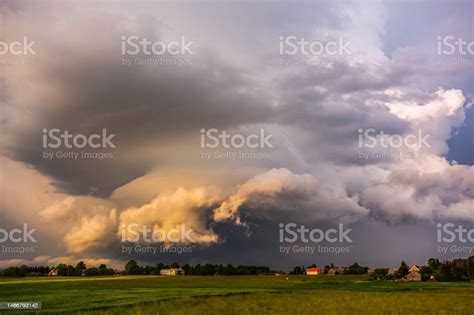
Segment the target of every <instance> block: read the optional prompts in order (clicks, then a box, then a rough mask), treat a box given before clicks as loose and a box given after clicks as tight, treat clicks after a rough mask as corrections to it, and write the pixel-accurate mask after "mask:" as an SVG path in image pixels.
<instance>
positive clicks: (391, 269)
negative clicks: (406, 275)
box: [387, 268, 398, 276]
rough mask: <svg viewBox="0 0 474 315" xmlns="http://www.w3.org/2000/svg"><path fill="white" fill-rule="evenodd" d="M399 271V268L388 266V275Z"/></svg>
mask: <svg viewBox="0 0 474 315" xmlns="http://www.w3.org/2000/svg"><path fill="white" fill-rule="evenodd" d="M397 272H398V268H388V271H387V275H389V276H395V275H396V274H397Z"/></svg>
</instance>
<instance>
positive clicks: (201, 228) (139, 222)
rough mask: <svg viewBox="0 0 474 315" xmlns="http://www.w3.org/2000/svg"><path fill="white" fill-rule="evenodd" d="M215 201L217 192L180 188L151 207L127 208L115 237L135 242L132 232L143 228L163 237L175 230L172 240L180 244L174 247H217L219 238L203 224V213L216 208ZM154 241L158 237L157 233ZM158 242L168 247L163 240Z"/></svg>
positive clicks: (204, 219)
mask: <svg viewBox="0 0 474 315" xmlns="http://www.w3.org/2000/svg"><path fill="white" fill-rule="evenodd" d="M218 198H219V193H218V191H217V190H214V191H213V190H211V189H206V188H195V189H190V190H188V189H184V188H179V189H177V190H176V191H175V192H173V193H171V194H160V195H159V196H158V197H156V198H155V199H153V200H152V201H151V202H150V203H148V204H145V205H143V206H141V207H139V208H135V207H131V208H127V209H125V210H124V211H123V212H122V213H121V214H120V227H119V231H118V233H117V234H118V237H120V238H122V237H124V238H125V239H126V240H129V239H134V237H135V236H134V234H133V233H134V232H133V231H137V228H138V229H140V228H142V227H146V228H148V229H152V230H154V231H157V230H160V231H162V232H163V233H165V234H168V233H169V232H170V231H171V230H176V231H177V232H176V233H174V235H173V236H172V237H173V238H175V239H179V240H180V241H179V242H175V243H184V244H186V243H196V244H204V245H205V244H212V243H216V242H218V241H219V238H218V236H217V234H215V233H214V231H213V230H212V228H211V227H209V226H208V224H206V210H209V208H211V207H212V206H213V205H215V204H216V203H217V201H218V200H219V199H218ZM130 231H132V232H130ZM188 231H189V232H188ZM187 233H188V234H187ZM124 234H125V235H124ZM160 235H161V234H160ZM155 237H156V238H158V237H159V235H158V233H157V235H155ZM161 239H164V242H165V243H170V241H169V240H168V239H167V238H165V237H162V238H161Z"/></svg>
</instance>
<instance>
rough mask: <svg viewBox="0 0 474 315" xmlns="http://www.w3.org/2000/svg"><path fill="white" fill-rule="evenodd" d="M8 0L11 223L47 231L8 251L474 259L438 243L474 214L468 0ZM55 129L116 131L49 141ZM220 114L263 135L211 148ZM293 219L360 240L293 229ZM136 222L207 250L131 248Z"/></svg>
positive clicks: (1, 213)
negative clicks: (440, 233) (442, 228)
mask: <svg viewBox="0 0 474 315" xmlns="http://www.w3.org/2000/svg"><path fill="white" fill-rule="evenodd" d="M0 3H1V4H0V15H1V22H0V23H1V29H0V42H1V43H0V44H1V45H0V53H1V54H0V69H1V70H0V106H1V119H0V124H1V133H0V175H1V178H0V194H1V199H0V228H1V229H4V230H6V231H11V230H12V229H14V228H18V227H22V226H23V225H24V224H27V225H28V227H29V228H31V229H36V231H35V232H34V237H35V239H36V240H37V242H33V244H32V242H31V240H29V241H28V242H26V243H13V242H11V240H10V241H6V242H5V244H3V245H7V246H10V247H15V246H23V247H28V246H33V247H34V250H33V252H31V253H23V254H20V253H6V252H5V251H3V252H2V251H0V266H5V265H11V264H19V263H34V264H50V265H53V264H56V263H58V262H66V263H75V262H77V261H79V260H85V261H86V262H87V263H89V264H90V265H93V264H97V263H99V262H105V263H107V264H109V265H112V266H121V265H122V264H123V262H125V261H127V260H129V259H137V260H139V261H140V262H141V263H147V264H154V263H157V262H165V263H171V262H173V261H178V262H180V263H187V262H188V263H204V262H212V263H233V264H264V265H270V266H272V267H274V268H282V269H289V268H290V267H292V266H294V265H302V264H305V265H309V264H312V263H316V264H317V265H321V266H322V265H324V264H329V263H331V262H334V263H335V264H337V265H348V264H350V263H352V262H355V261H357V262H359V263H360V264H363V265H368V266H371V267H376V266H387V267H388V266H396V265H398V264H399V262H400V261H401V260H402V259H404V260H406V261H407V262H408V263H418V264H422V263H424V262H426V260H427V259H428V258H430V257H435V256H436V257H439V258H440V259H451V258H456V257H467V256H469V255H474V250H472V252H471V253H469V252H466V251H457V250H454V251H453V250H452V249H449V250H448V252H445V253H443V252H440V247H444V246H450V245H453V244H457V245H459V246H467V247H468V248H471V249H473V248H474V244H473V242H464V243H463V242H462V241H460V240H459V239H457V240H456V241H455V242H453V243H442V242H441V243H440V242H438V241H437V224H438V223H452V224H454V225H455V226H458V225H462V226H463V227H464V228H467V229H469V228H471V229H472V228H474V226H473V221H474V167H473V165H474V152H473V150H474V140H473V132H474V109H473V108H472V104H473V101H474V84H473V83H474V82H473V77H474V44H473V42H474V24H473V21H472V17H473V16H474V4H473V2H472V1H396V2H395V1H311V2H300V1H288V2H270V1H262V2H256V3H250V2H238V1H227V2H217V1H215V2H214V1H212V2H201V1H191V2H149V1H147V2H140V1H126V2H117V1H114V2H112V1H87V2H85V3H80V2H63V1H56V2H47V1H40V2H31V1H8V0H7V1H1V2H0ZM140 40H146V41H148V42H150V43H156V45H155V46H154V47H155V48H156V49H155V51H153V50H150V49H147V48H144V47H138V45H137V43H138V42H139V41H140ZM298 41H299V42H303V43H304V42H306V43H308V44H307V45H306V46H304V45H299V46H297V45H296V43H297V42H298ZM456 41H458V42H460V43H461V44H460V45H456V46H455V45H454V44H453V43H454V42H456ZM15 42H20V43H19V44H18V45H12V43H15ZM175 42H176V43H175ZM171 43H173V45H171ZM311 43H312V45H311V47H312V48H313V49H309V48H310V44H311ZM462 43H465V44H462ZM470 43H471V44H472V45H470V46H469V44H470ZM28 45H29V46H28ZM166 45H167V46H168V47H170V48H169V50H167V51H165V52H163V53H162V51H161V50H160V49H161V48H162V47H164V46H166ZM463 45H464V46H463ZM302 46H303V47H302ZM461 46H462V47H461ZM26 47H29V48H30V49H26ZM157 47H158V48H157ZM171 47H173V48H171ZM185 47H187V49H186V48H185ZM322 47H323V48H324V49H320V48H322ZM20 48H22V49H20ZM23 48H24V49H23ZM149 48H150V47H149ZM135 52H136V54H135ZM176 52H178V53H176ZM54 129H59V131H60V132H64V131H67V132H68V133H70V134H72V135H85V136H87V137H89V136H91V135H94V134H99V136H100V137H102V138H107V136H111V135H112V136H111V137H112V138H109V139H111V140H110V141H111V142H112V144H113V146H110V145H108V146H107V147H105V148H104V147H102V148H93V147H91V146H86V147H84V148H79V147H77V146H76V147H74V145H73V147H72V148H68V147H67V145H66V144H65V143H64V141H63V142H61V143H60V145H59V146H58V147H57V148H51V147H46V148H45V147H44V144H45V137H46V138H47V139H46V142H47V143H54V140H52V138H51V137H49V138H48V135H47V134H46V133H47V132H48V131H50V130H54ZM210 129H211V130H212V129H216V134H217V133H222V132H225V133H226V134H228V135H230V136H238V137H239V139H240V138H242V137H248V136H251V137H252V139H258V141H257V142H258V144H259V146H258V147H257V148H254V147H252V145H243V146H241V147H238V146H235V145H234V147H231V148H227V147H226V145H225V144H224V143H223V142H222V141H221V142H219V143H217V146H216V147H214V148H210V147H205V145H206V144H209V143H212V142H213V140H212V139H211V138H210V137H206V135H205V134H203V130H204V131H208V130H210ZM367 130H369V131H370V130H373V133H372V134H379V135H380V134H381V133H382V132H383V134H385V135H386V136H382V137H378V138H373V139H374V143H375V146H374V147H369V146H368V145H367V143H369V144H370V139H367V137H364V132H365V131H367ZM104 133H105V134H104ZM387 137H391V138H390V139H392V140H393V142H392V144H391V145H388V146H385V145H384V143H383V141H384V140H387ZM102 138H101V139H102ZM264 138H265V139H267V142H265V141H263V139H264ZM361 139H362V140H361ZM396 139H402V140H403V139H410V143H414V142H413V141H415V142H416V145H413V146H411V145H406V144H402V145H401V146H397V145H396V143H395V142H396V141H395V140H396ZM413 139H415V140H413ZM422 139H424V141H422ZM366 140H367V141H369V142H367V141H366ZM412 140H413V141H412ZM48 141H49V142H48ZM361 141H362V142H361ZM387 141H388V140H387ZM203 142H204V147H203V146H202V145H203ZM237 142H238V141H237ZM252 143H255V142H252ZM394 143H395V144H394ZM84 153H94V154H96V155H94V156H91V157H89V158H86V157H84V155H83V154H84ZM99 153H100V154H106V156H107V157H105V158H102V159H100V158H99V156H100V155H97V154H99ZM50 154H51V156H50ZM67 154H70V155H67ZM74 154H79V156H78V157H77V158H75V157H74ZM81 154H82V155H81ZM233 154H234V155H233ZM288 223H295V224H296V225H297V226H300V225H304V226H305V227H307V228H309V229H321V230H323V231H327V230H328V229H331V228H336V229H338V228H339V225H340V224H342V225H343V227H344V229H350V230H351V231H350V232H348V233H349V236H350V239H351V241H352V242H348V241H347V240H343V241H342V242H339V241H338V242H336V243H331V242H328V241H323V242H321V243H315V242H310V243H305V242H303V241H302V240H301V239H299V240H298V241H297V242H296V243H288V242H286V243H285V242H280V236H279V235H280V233H281V231H280V226H281V225H285V224H288ZM130 224H137V225H138V226H147V227H150V228H156V229H160V230H161V231H165V232H167V231H170V230H173V229H176V228H180V227H181V226H183V225H184V226H185V227H186V229H188V230H191V232H190V233H191V236H192V237H191V239H192V240H189V239H186V240H185V241H183V242H179V243H176V242H174V243H173V244H171V243H170V242H165V243H164V244H161V245H162V246H165V247H166V246H168V247H167V248H170V247H175V248H184V247H186V248H188V249H189V248H190V249H191V252H190V253H181V254H178V253H167V254H164V253H155V254H153V253H138V252H136V251H134V252H132V253H127V252H124V247H126V246H132V247H133V245H136V244H131V243H127V242H122V238H123V237H124V235H123V233H122V232H123V227H124V226H129V225H130ZM182 232H183V231H180V232H178V234H179V235H180V236H183V235H182V234H184V233H182ZM125 234H126V233H125ZM0 236H1V235H0ZM125 236H126V235H125ZM140 244H144V243H143V242H142V243H140ZM0 245H1V244H0ZM145 245H153V246H155V248H157V246H159V245H160V244H157V243H154V244H145ZM293 245H302V246H304V245H308V246H310V247H312V248H313V249H314V248H316V250H317V246H318V245H319V246H322V247H324V248H326V249H327V250H328V251H330V252H329V253H327V252H298V251H299V250H298V249H295V248H293ZM169 246H170V247H169ZM288 246H289V247H291V248H290V252H289V253H285V252H282V251H284V248H287V247H288ZM301 248H302V249H301V250H303V249H304V247H301ZM341 248H346V249H347V251H346V252H338V253H335V252H334V251H339V250H341ZM306 250H310V249H306Z"/></svg>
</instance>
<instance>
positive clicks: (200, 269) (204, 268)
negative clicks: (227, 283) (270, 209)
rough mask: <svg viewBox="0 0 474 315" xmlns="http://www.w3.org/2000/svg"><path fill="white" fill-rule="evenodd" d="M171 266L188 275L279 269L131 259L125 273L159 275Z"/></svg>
mask: <svg viewBox="0 0 474 315" xmlns="http://www.w3.org/2000/svg"><path fill="white" fill-rule="evenodd" d="M169 268H182V269H183V270H184V272H185V274H187V275H195V276H213V275H223V276H252V275H273V274H275V273H276V272H277V271H274V270H272V269H270V268H269V267H267V266H244V265H239V266H233V265H232V264H227V265H222V264H203V265H201V264H197V265H194V266H192V265H190V264H184V265H182V266H181V265H179V264H178V263H172V264H171V265H165V264H162V263H158V264H156V265H154V266H139V265H138V263H137V262H136V261H135V260H130V261H129V262H128V263H127V264H126V265H125V274H127V275H159V274H160V271H161V270H162V269H169Z"/></svg>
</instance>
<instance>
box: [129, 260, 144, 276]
mask: <svg viewBox="0 0 474 315" xmlns="http://www.w3.org/2000/svg"><path fill="white" fill-rule="evenodd" d="M140 271H141V270H140V267H139V266H138V264H137V262H136V261H135V260H130V261H129V262H128V263H127V264H126V265H125V273H126V274H127V275H139V274H141V272H140Z"/></svg>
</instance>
